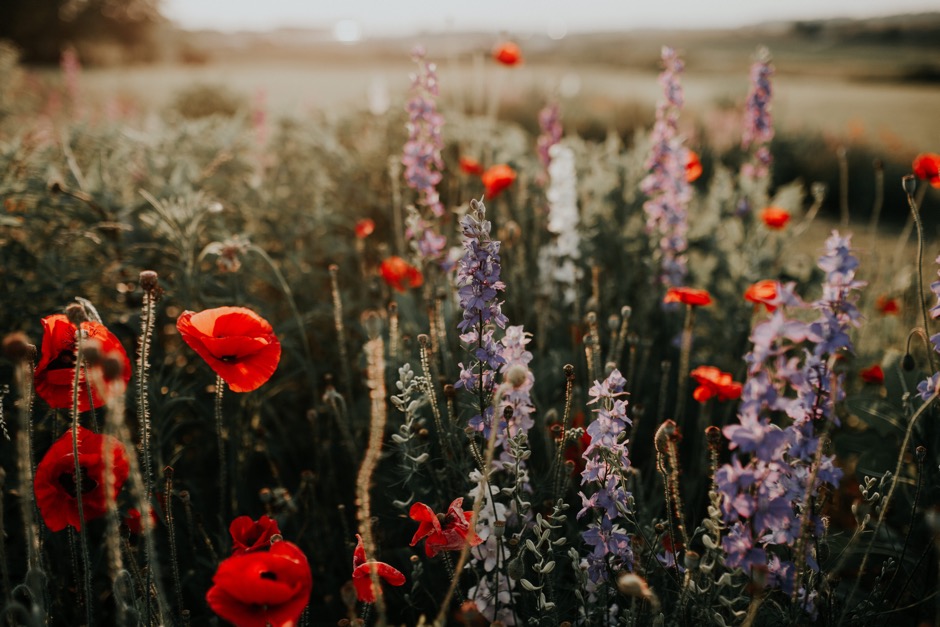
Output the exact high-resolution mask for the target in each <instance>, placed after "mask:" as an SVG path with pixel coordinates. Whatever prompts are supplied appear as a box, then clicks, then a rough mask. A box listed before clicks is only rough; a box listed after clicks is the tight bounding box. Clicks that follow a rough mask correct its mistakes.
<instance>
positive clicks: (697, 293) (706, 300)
mask: <svg viewBox="0 0 940 627" xmlns="http://www.w3.org/2000/svg"><path fill="white" fill-rule="evenodd" d="M663 302H664V303H684V304H686V305H692V306H695V307H699V306H703V305H711V304H712V296H711V294H709V293H708V291H707V290H697V289H695V288H691V287H670V288H669V289H668V290H666V296H665V298H663Z"/></svg>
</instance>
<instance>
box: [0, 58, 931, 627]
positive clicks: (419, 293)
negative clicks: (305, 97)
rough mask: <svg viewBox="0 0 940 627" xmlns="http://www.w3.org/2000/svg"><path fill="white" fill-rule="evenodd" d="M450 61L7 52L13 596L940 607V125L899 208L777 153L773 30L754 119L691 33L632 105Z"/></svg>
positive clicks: (255, 604)
mask: <svg viewBox="0 0 940 627" xmlns="http://www.w3.org/2000/svg"><path fill="white" fill-rule="evenodd" d="M526 54H527V52H526V49H525V47H524V46H521V47H520V46H519V45H517V44H516V43H513V42H510V41H506V42H503V43H502V44H500V45H498V46H496V47H495V48H494V50H493V51H492V53H491V54H490V55H489V56H488V57H487V62H488V63H490V64H492V66H493V71H494V76H499V77H500V80H502V81H512V80H513V77H514V75H515V74H518V73H524V72H526V65H525V58H526ZM412 62H413V66H412V68H413V75H412V77H411V87H410V90H409V91H408V93H405V94H400V95H399V96H400V98H401V101H402V104H401V106H399V107H392V108H390V109H389V110H388V111H383V112H375V113H368V112H356V111H352V110H350V111H347V112H344V113H336V112H333V114H330V115H325V114H311V115H309V116H307V117H302V118H301V117H291V116H283V117H276V116H274V115H273V114H272V113H271V111H269V110H268V108H267V107H266V104H265V101H264V99H263V98H258V99H256V100H255V101H254V102H253V103H252V104H251V106H250V107H249V108H248V109H245V108H239V107H238V106H233V107H231V108H230V107H229V105H230V104H231V103H229V102H228V101H227V100H226V97H225V94H220V93H216V92H213V91H212V90H211V89H209V88H203V89H201V90H192V91H190V92H189V93H188V94H185V95H181V96H180V97H179V98H178V99H177V101H176V103H175V104H174V106H173V107H171V108H169V109H167V110H165V111H164V112H163V113H162V115H158V114H155V113H153V112H148V111H146V107H145V106H144V104H143V103H138V104H137V105H135V106H127V107H122V106H120V103H111V104H112V105H113V106H108V107H104V108H100V107H95V106H90V105H89V104H88V102H87V101H86V100H84V96H83V91H82V90H83V87H82V76H81V69H80V64H79V63H78V60H77V58H75V57H74V56H73V55H70V54H68V53H67V54H66V55H65V57H64V58H63V63H62V68H61V77H60V78H61V81H59V82H57V83H52V84H47V83H42V82H39V81H36V80H34V79H33V78H32V77H31V76H30V75H29V74H28V73H27V72H25V70H23V69H22V68H21V67H20V66H19V65H18V63H17V59H16V55H15V53H14V52H13V51H12V50H11V49H8V48H6V47H0V80H2V82H3V84H4V85H6V86H7V88H6V89H5V90H4V91H3V92H2V93H0V201H2V205H3V209H2V211H0V255H2V270H0V293H2V295H3V296H2V303H3V306H2V307H0V331H2V335H3V337H4V339H3V352H2V356H0V427H2V435H3V439H2V440H0V462H2V473H0V485H2V486H3V488H4V489H3V493H2V494H3V498H2V500H0V507H2V510H0V524H2V525H3V528H2V532H3V536H4V538H5V542H4V543H3V552H2V554H0V596H2V604H0V605H2V607H3V620H4V621H5V624H10V625H29V626H31V627H33V626H35V627H39V626H43V625H98V624H102V625H104V624H116V625H181V626H182V625H225V624H231V625H236V626H241V627H265V626H267V625H270V626H272V627H288V626H312V625H337V624H338V625H432V624H434V625H491V624H492V625H630V626H633V625H811V624H812V625H833V626H839V625H846V626H848V625H884V624H889V623H898V624H911V625H914V624H924V625H936V624H938V622H940V596H938V593H940V579H938V564H940V515H938V512H940V492H938V489H937V486H938V485H940V429H938V427H937V417H938V413H937V410H936V408H935V405H936V400H937V397H938V395H940V383H938V380H940V367H938V363H940V361H938V359H940V358H938V355H937V352H938V351H940V328H938V324H937V322H936V319H937V318H940V280H937V278H938V276H940V275H938V268H937V265H936V264H937V263H940V257H937V253H938V252H940V251H938V250H937V241H936V239H935V238H931V237H930V236H929V234H930V232H931V228H932V226H931V225H935V224H936V220H935V219H933V218H929V217H927V226H926V227H925V224H924V220H923V219H922V217H921V214H922V212H923V213H924V215H925V216H927V215H928V213H929V211H930V210H931V209H932V208H933V207H936V206H937V204H938V202H940V193H938V191H937V190H938V189H940V155H938V154H935V153H921V154H910V155H909V156H907V157H905V160H904V162H903V164H901V165H898V164H896V163H894V164H888V165H887V166H883V165H881V164H879V165H878V166H877V167H876V168H875V170H874V174H873V177H874V179H875V183H874V185H873V189H874V190H875V192H874V194H873V196H872V197H871V198H869V199H867V200H866V202H867V204H866V206H865V207H864V210H863V211H862V212H861V213H862V214H863V215H865V216H866V219H865V221H864V222H863V221H861V220H858V219H851V218H850V215H857V211H856V208H854V207H851V208H850V207H849V206H848V203H849V200H848V199H849V194H848V191H847V189H846V186H847V185H848V176H847V174H845V175H843V176H841V179H840V184H841V188H840V189H828V188H827V186H826V185H824V184H821V183H813V182H811V181H804V180H793V181H789V180H780V178H779V176H778V175H775V167H777V161H778V159H777V155H778V150H779V151H780V152H781V154H783V148H782V146H784V145H785V142H782V141H781V140H780V138H779V137H778V135H777V133H776V131H775V126H774V117H773V114H774V98H775V96H776V95H777V94H776V93H775V85H774V78H775V67H774V63H773V59H772V56H771V53H770V51H768V50H767V49H764V48H760V49H758V50H756V51H755V52H754V53H753V56H752V58H751V59H750V60H745V61H744V62H743V63H742V67H743V68H745V71H746V68H747V66H748V64H750V73H749V85H750V87H749V89H748V91H747V92H746V93H741V94H740V95H739V101H740V102H741V103H742V107H741V112H742V115H741V116H740V119H737V120H736V122H735V124H736V126H735V137H736V140H735V142H734V145H733V146H732V147H730V148H727V147H725V148H720V147H718V146H715V145H711V144H709V143H708V141H707V137H706V136H703V137H702V138H698V139H697V141H696V143H695V144H694V145H693V143H692V141H690V140H689V138H687V137H686V136H685V135H684V130H683V129H684V128H685V127H684V125H683V123H682V122H683V111H684V107H685V97H684V90H683V79H684V77H685V75H686V68H685V64H684V59H683V56H682V54H681V53H680V52H679V51H676V50H674V49H672V48H669V47H664V48H663V49H662V58H661V65H660V69H661V73H660V75H659V86H658V88H659V89H660V90H661V97H660V98H659V99H658V105H657V108H656V112H655V121H654V123H653V125H652V126H651V127H649V128H645V129H642V130H641V131H639V132H637V133H636V135H635V136H634V137H632V138H629V139H625V138H624V137H622V136H621V135H619V134H617V133H613V132H611V133H609V134H608V135H607V136H606V139H601V140H597V139H589V138H586V137H581V136H579V135H578V134H577V133H573V132H570V130H566V116H565V110H564V108H563V106H562V105H561V104H560V102H559V101H558V99H557V98H553V97H552V96H551V95H544V96H543V101H542V102H539V103H538V106H537V111H538V112H537V114H534V115H533V116H532V120H531V125H530V126H529V127H528V128H537V129H538V132H537V133H533V132H531V131H530V130H526V127H523V126H520V125H517V124H515V123H513V122H511V121H507V120H506V119H501V118H499V117H498V116H497V115H496V111H497V109H498V106H497V105H498V98H499V95H500V93H499V90H498V89H496V88H493V90H492V92H487V93H485V94H483V97H484V98H481V100H484V99H488V101H489V102H491V103H496V104H495V105H493V106H489V107H488V111H486V112H479V111H477V112H472V111H467V110H464V109H461V108H457V107H451V106H450V102H451V101H449V100H448V99H447V89H448V86H447V85H446V84H445V83H443V82H442V81H441V80H439V76H438V71H437V66H436V63H435V59H434V58H432V56H431V55H430V54H429V53H428V52H427V51H425V50H424V49H423V48H421V47H417V48H415V50H414V53H413V55H412ZM496 73H498V74H496ZM229 109H231V110H229ZM938 150H940V147H938ZM793 152H794V151H793V150H792V148H791V149H788V150H787V152H786V153H785V154H786V156H787V158H789V157H790V156H792V154H793ZM814 156H815V157H816V158H817V159H819V158H822V157H823V156H821V155H814ZM831 159H832V161H833V167H834V168H838V169H840V171H841V172H847V168H848V166H847V161H846V156H845V153H844V152H843V153H841V154H839V153H833V154H832V156H831ZM898 167H902V168H903V169H904V171H905V172H908V174H907V175H905V176H904V177H903V179H901V178H897V179H893V178H892V177H890V176H886V172H894V171H896V169H897V168H898ZM886 187H888V188H891V189H893V190H894V192H892V193H888V194H886V192H885V188H886ZM897 190H901V196H900V198H902V199H903V200H904V203H905V204H904V206H902V207H887V206H885V204H886V203H885V198H886V197H887V198H895V197H898V196H897V194H898V192H897ZM827 197H828V198H833V197H839V199H840V201H839V203H838V204H839V207H840V209H841V215H840V217H841V221H840V223H839V226H838V228H837V229H830V228H828V227H821V226H820V222H821V221H824V220H826V221H827V223H828V221H831V219H830V218H826V217H820V212H821V210H822V209H823V207H824V204H825V203H826V201H827ZM852 198H853V199H854V198H856V196H852ZM850 209H851V211H850ZM882 210H884V213H885V214H886V215H887V214H889V213H894V214H895V215H898V214H901V215H903V216H904V218H902V219H907V225H906V226H905V227H904V228H903V229H902V231H901V233H900V237H898V236H897V234H896V233H895V231H896V227H895V228H894V230H891V229H884V228H883V227H882V226H881V224H880V222H881V214H882ZM852 231H860V232H861V233H860V234H858V235H855V236H853V234H852ZM860 240H862V241H865V242H869V245H868V246H861V247H860V246H859V245H858V242H859V241H860ZM807 251H809V252H807Z"/></svg>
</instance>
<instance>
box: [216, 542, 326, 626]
mask: <svg viewBox="0 0 940 627" xmlns="http://www.w3.org/2000/svg"><path fill="white" fill-rule="evenodd" d="M311 589H313V578H312V577H311V576H310V564H309V563H308V562H307V556H306V555H304V553H303V551H301V550H300V548H298V547H297V546H296V545H294V544H291V543H290V542H284V541H280V542H275V543H274V544H272V545H271V548H270V549H269V550H267V551H253V552H251V553H238V554H236V555H233V556H231V557H229V558H227V559H225V560H223V561H222V563H221V564H219V568H218V570H216V571H215V576H214V577H212V587H211V588H209V592H207V593H206V601H208V602H209V607H211V608H212V611H213V612H215V613H216V614H218V615H219V616H221V617H222V618H224V619H225V620H227V621H229V622H230V623H233V624H234V625H237V626H238V627H268V626H271V627H294V625H296V624H297V619H298V618H300V615H301V613H302V612H303V611H304V608H305V607H307V603H309V602H310V590H311Z"/></svg>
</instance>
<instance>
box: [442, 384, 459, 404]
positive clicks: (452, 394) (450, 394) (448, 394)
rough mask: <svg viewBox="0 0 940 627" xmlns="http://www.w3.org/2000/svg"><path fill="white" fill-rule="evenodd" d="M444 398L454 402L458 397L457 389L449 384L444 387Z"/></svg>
mask: <svg viewBox="0 0 940 627" xmlns="http://www.w3.org/2000/svg"><path fill="white" fill-rule="evenodd" d="M444 397H445V398H447V399H448V400H451V401H452V400H454V399H455V398H456V397H457V388H455V387H454V386H453V385H452V384H450V383H448V384H447V385H445V386H444Z"/></svg>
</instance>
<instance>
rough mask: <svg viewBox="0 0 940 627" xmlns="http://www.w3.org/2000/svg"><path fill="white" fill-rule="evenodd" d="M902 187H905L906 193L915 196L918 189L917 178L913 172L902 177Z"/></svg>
mask: <svg viewBox="0 0 940 627" xmlns="http://www.w3.org/2000/svg"><path fill="white" fill-rule="evenodd" d="M901 187H903V188H904V193H905V194H907V195H908V196H913V195H914V192H915V191H916V190H917V179H915V178H914V175H913V174H905V175H904V176H903V177H902V178H901Z"/></svg>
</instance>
